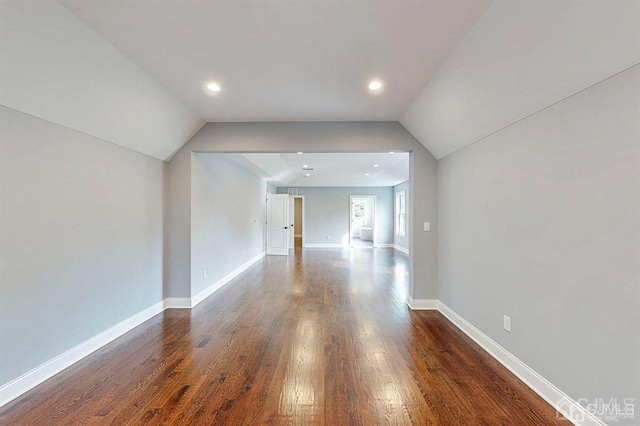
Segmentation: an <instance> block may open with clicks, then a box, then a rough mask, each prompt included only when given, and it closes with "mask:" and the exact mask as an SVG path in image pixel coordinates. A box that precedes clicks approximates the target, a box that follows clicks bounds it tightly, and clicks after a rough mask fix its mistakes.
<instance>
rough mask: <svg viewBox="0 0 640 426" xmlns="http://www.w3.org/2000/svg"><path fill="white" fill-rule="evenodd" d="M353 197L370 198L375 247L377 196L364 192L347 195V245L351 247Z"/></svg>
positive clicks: (374, 245)
mask: <svg viewBox="0 0 640 426" xmlns="http://www.w3.org/2000/svg"><path fill="white" fill-rule="evenodd" d="M354 198H370V199H371V200H372V203H371V204H372V209H373V211H372V212H371V214H372V216H373V220H372V222H373V247H374V248H375V247H377V244H376V230H377V229H378V226H377V223H376V221H377V218H376V209H377V202H378V197H377V196H376V195H370V194H365V195H349V247H353V245H352V242H351V240H352V238H353V221H352V217H351V215H352V214H353V199H354ZM358 248H367V247H358Z"/></svg>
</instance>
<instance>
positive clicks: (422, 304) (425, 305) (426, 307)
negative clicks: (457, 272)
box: [407, 297, 438, 311]
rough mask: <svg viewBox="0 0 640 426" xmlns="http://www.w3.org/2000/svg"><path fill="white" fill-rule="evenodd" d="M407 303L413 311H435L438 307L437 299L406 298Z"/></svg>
mask: <svg viewBox="0 0 640 426" xmlns="http://www.w3.org/2000/svg"><path fill="white" fill-rule="evenodd" d="M407 305H409V307H410V308H411V310H413V311H435V310H437V309H438V299H414V298H413V297H409V298H407Z"/></svg>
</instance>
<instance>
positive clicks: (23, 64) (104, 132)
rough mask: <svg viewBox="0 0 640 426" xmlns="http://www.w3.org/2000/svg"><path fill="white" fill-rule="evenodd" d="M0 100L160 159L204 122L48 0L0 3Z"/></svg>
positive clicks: (63, 9) (1, 102) (170, 153)
mask: <svg viewBox="0 0 640 426" xmlns="http://www.w3.org/2000/svg"><path fill="white" fill-rule="evenodd" d="M0 104H2V105H4V106H7V107H9V108H13V109H15V110H18V111H21V112H24V113H27V114H30V115H33V116H35V117H39V118H42V119H44V120H47V121H51V122H53V123H56V124H59V125H62V126H64V127H68V128H71V129H74V130H77V131H80V132H83V133H86V134H88V135H91V136H94V137H97V138H100V139H103V140H106V141H108V142H112V143H115V144H118V145H121V146H124V147H127V148H130V149H133V150H135V151H138V152H141V153H144V154H147V155H150V156H152V157H155V158H158V159H161V160H165V159H167V158H169V157H170V156H171V155H172V153H173V152H175V151H176V150H178V149H179V148H180V147H181V146H182V145H183V144H184V143H185V142H186V141H187V140H188V139H189V138H190V137H191V136H192V135H193V134H194V133H195V132H196V131H197V130H198V129H199V128H200V127H202V125H203V124H204V120H202V119H201V118H200V117H199V116H198V115H196V114H195V113H194V112H193V111H191V110H190V109H189V108H188V107H187V106H186V105H185V104H184V103H183V102H182V101H181V100H180V99H178V98H177V97H176V96H175V95H173V94H172V93H171V92H169V90H167V89H166V88H165V87H163V86H162V85H161V84H160V83H159V82H158V81H156V80H155V79H154V78H153V77H151V76H150V75H149V74H147V73H146V72H145V71H143V70H142V69H140V67H138V66H137V65H136V64H135V63H133V62H132V61H131V60H130V59H128V58H127V57H125V56H124V55H123V54H122V53H121V52H120V51H118V50H117V49H116V48H114V47H113V46H111V45H110V44H109V43H107V42H106V41H105V40H103V39H102V38H100V37H99V36H98V35H97V34H96V33H95V32H93V31H92V30H90V29H89V28H87V27H86V26H85V25H84V24H82V23H81V22H80V21H78V20H77V19H76V18H75V17H74V16H73V15H71V13H69V12H68V11H67V10H66V9H65V8H63V7H62V6H61V5H59V4H58V3H56V2H54V1H50V0H37V1H20V0H9V1H7V0H2V2H0Z"/></svg>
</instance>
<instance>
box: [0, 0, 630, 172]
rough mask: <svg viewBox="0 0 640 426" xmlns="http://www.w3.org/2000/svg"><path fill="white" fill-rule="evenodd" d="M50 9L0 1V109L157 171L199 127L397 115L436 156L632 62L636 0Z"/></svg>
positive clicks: (241, 2)
mask: <svg viewBox="0 0 640 426" xmlns="http://www.w3.org/2000/svg"><path fill="white" fill-rule="evenodd" d="M60 3H62V5H64V7H63V6H61V5H60V4H59V3H57V2H55V1H53V0H31V1H21V0H0V104H2V105H5V106H7V107H9V108H13V109H16V110H19V111H22V112H25V113H27V114H31V115H33V116H36V117H40V118H42V119H45V120H48V121H51V122H54V123H57V124H59V125H62V126H65V127H69V128H72V129H75V130H78V131H80V132H83V133H86V134H89V135H92V136H95V137H98V138H100V139H103V140H106V141H109V142H112V143H116V144H118V145H122V146H124V147H127V148H130V149H133V150H136V151H139V152H142V153H145V154H147V155H150V156H153V157H156V158H159V159H163V160H166V159H169V158H170V157H171V155H172V153H174V152H175V151H176V150H178V149H179V148H180V147H181V146H182V145H183V144H184V143H185V142H186V141H187V140H188V139H189V138H190V137H191V136H192V135H193V134H194V133H195V132H196V131H197V130H198V129H199V128H200V127H201V126H202V125H203V124H204V119H206V120H207V121H298V120H309V121H329V120H337V121H344V120H391V121H395V120H398V119H400V120H401V123H402V124H403V125H404V126H405V127H406V128H407V129H408V130H409V131H410V132H411V133H412V134H413V135H414V136H415V137H416V138H417V139H418V140H420V141H421V142H422V144H423V145H425V146H426V147H427V148H428V149H429V150H430V151H431V152H432V153H433V154H434V155H435V156H436V157H437V158H442V157H444V156H446V155H448V154H450V153H452V152H455V151H456V150H458V149H460V148H462V147H464V146H467V145H469V144H471V143H473V142H475V141H478V140H481V139H482V138H484V137H485V136H487V135H489V134H491V133H493V132H496V131H498V130H500V129H501V128H504V127H505V126H508V125H510V124H512V123H514V122H516V121H518V120H521V119H522V118H524V117H527V116H528V115H530V114H533V113H535V112H536V111H539V110H541V109H543V108H545V107H547V106H549V105H551V104H553V103H555V102H558V101H560V100H562V99H564V98H566V97H568V96H571V95H572V94H574V93H576V92H578V91H580V90H583V89H585V88H587V87H589V86H590V85H592V84H595V83H597V82H599V81H601V80H603V79H606V78H608V77H610V76H612V75H614V74H615V73H617V72H620V71H622V70H624V69H626V68H628V67H630V66H633V65H634V64H637V63H639V62H640V25H638V20H639V18H638V17H639V16H640V2H638V1H637V0H615V1H601V0H582V1H579V2H573V1H557V0H536V1H529V0H496V1H494V2H493V3H491V5H490V7H488V6H489V4H490V0H424V1H414V0H398V1H386V0H366V1H365V0H353V1H349V2H327V1H321V0H307V1H300V2H281V1H264V2H256V1H248V0H237V1H223V0H211V1H195V0H185V1H158V2H154V1H144V0H140V1H133V2H127V1H109V0H60ZM487 7H488V8H487ZM373 77H377V78H381V79H383V80H384V82H385V86H384V89H383V91H382V92H381V93H380V94H378V95H375V96H372V95H371V94H370V93H369V92H368V91H367V89H366V84H367V82H368V80H369V79H371V78H373ZM211 80H217V81H218V82H219V83H220V84H221V85H222V91H221V92H220V93H219V94H218V95H216V96H212V95H211V94H210V93H207V92H206V90H205V88H204V85H205V84H206V83H207V82H208V81H211Z"/></svg>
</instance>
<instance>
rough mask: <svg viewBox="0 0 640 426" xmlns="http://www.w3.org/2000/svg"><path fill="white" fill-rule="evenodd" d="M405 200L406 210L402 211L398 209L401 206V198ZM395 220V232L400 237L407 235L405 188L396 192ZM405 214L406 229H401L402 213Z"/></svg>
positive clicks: (405, 206) (405, 208)
mask: <svg viewBox="0 0 640 426" xmlns="http://www.w3.org/2000/svg"><path fill="white" fill-rule="evenodd" d="M401 199H402V200H403V201H404V206H403V207H404V209H403V210H404V212H403V213H400V212H399V211H398V210H399V208H400V200H401ZM393 210H394V211H393V213H394V214H393V222H394V226H393V227H394V232H395V234H396V235H397V236H399V237H406V236H407V192H406V191H405V190H404V189H403V190H402V191H398V192H396V193H395V197H394V204H393ZM401 214H402V215H404V229H400V215H401Z"/></svg>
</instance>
